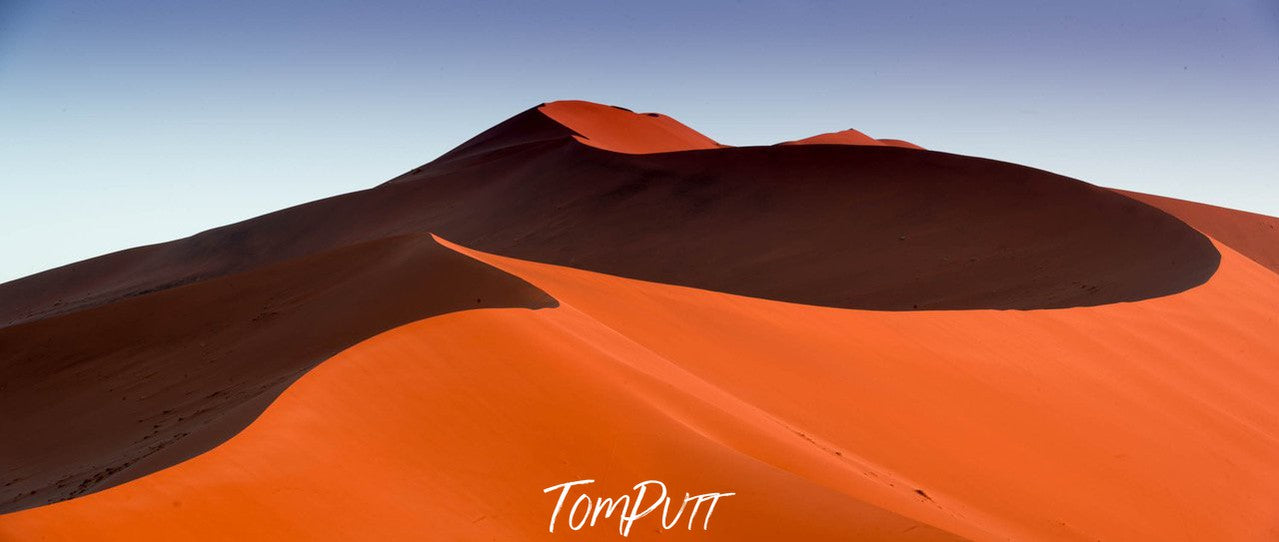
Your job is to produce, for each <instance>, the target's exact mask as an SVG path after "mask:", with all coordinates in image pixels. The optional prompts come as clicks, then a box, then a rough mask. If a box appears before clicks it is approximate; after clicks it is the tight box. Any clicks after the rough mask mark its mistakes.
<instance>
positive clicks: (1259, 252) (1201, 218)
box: [1116, 190, 1279, 273]
mask: <svg viewBox="0 0 1279 542" xmlns="http://www.w3.org/2000/svg"><path fill="white" fill-rule="evenodd" d="M1116 192H1119V193H1120V194H1123V195H1125V196H1128V197H1130V198H1133V199H1135V200H1137V201H1140V202H1142V203H1145V204H1147V205H1150V206H1152V207H1157V208H1159V209H1162V210H1164V211H1166V212H1167V213H1169V214H1171V215H1173V216H1175V217H1177V218H1179V219H1181V220H1183V221H1185V222H1186V223H1187V224H1190V225H1191V226H1193V227H1194V228H1195V229H1198V230H1199V231H1202V232H1204V233H1206V234H1208V235H1211V236H1212V237H1213V239H1216V240H1218V241H1220V242H1222V243H1224V244H1225V245H1226V246H1229V247H1230V248H1233V249H1235V250H1237V251H1239V253H1240V254H1243V255H1244V256H1247V257H1248V258H1249V259H1251V260H1252V261H1254V262H1257V263H1259V264H1261V265H1263V266H1265V267H1266V268H1267V269H1269V270H1271V271H1274V272H1276V273H1279V218H1275V217H1273V216H1266V215H1259V214H1256V213H1249V212H1246V211H1236V210H1234V209H1226V208H1224V207H1217V206H1214V205H1207V204H1203V203H1196V202H1193V201H1185V200H1179V199H1174V198H1166V197H1163V196H1154V195H1150V194H1141V193H1138V192H1129V191H1127V190H1116Z"/></svg>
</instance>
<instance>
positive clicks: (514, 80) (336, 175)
mask: <svg viewBox="0 0 1279 542" xmlns="http://www.w3.org/2000/svg"><path fill="white" fill-rule="evenodd" d="M556 99H584V100H591V101H597V102H602V103H609V104H616V105H621V106H625V107H628V108H631V109H634V110H636V111H657V112H661V113H665V114H668V115H670V116H673V117H675V118H677V119H679V120H680V121H682V122H684V123H685V124H688V125H689V126H691V127H692V128H694V129H696V130H698V131H700V132H702V133H705V134H707V135H708V136H710V137H712V138H714V139H716V140H718V141H720V142H722V143H726V144H730V145H762V144H771V143H775V142H779V141H785V140H790V139H797V138H800V137H805V136H809V135H814V134H817V133H822V132H830V131H836V130H842V129H846V128H856V129H858V130H860V131H863V132H866V133H868V134H870V135H871V136H873V137H879V138H889V137H891V138H900V139H906V140H909V141H913V142H915V143H918V144H920V145H923V146H925V147H928V148H931V149H936V150H941V151H946V152H953V153H958V154H967V155H973V156H981V157H986V158H993V159H997V160H1004V161H1009V162H1015V163H1020V164H1024V165H1028V166H1032V167H1037V168H1041V169H1046V170H1049V171H1053V172H1056V173H1060V174H1063V175H1067V176H1071V177H1074V178H1078V179H1081V180H1084V181H1088V182H1091V183H1094V184H1099V185H1103V186H1111V187H1117V188H1125V189H1131V190H1137V191H1141V192H1150V193H1156V194H1161V195H1166V196H1172V197H1177V198H1182V199H1189V200H1194V201H1200V202H1204V203H1210V204H1214V205H1221V206H1225V207H1231V208H1236V209H1242V210H1247V211H1253V212H1259V213H1263V214H1269V215H1272V216H1273V215H1279V182H1276V181H1279V173H1277V172H1279V128H1276V127H1277V126H1279V2H1274V1H1271V0H1219V1H1205V2H1175V1H1163V0H1161V1H1153V0H1152V1H1146V2H1110V1H1098V0H1089V1H1082V2H1070V3H1063V2H1046V1H1044V2H1035V1H1013V0H1000V1H988V2H944V1H938V2H925V1H903V2H893V3H886V2H873V3H872V2H864V3H859V2H852V3H848V2H834V1H807V2H753V1H736V2H720V1H717V2H705V3H697V4H696V5H695V6H694V5H689V3H686V2H669V1H654V2H646V3H644V4H642V5H640V4H635V5H631V6H622V5H606V4H605V3H601V2H550V3H547V4H544V5H538V6H537V7H532V4H528V3H519V2H465V3H438V2H436V3H432V2H407V1H395V2H346V1H317V2H307V3H291V2H281V3H260V2H250V1H246V0H229V1H225V2H217V3H198V5H196V4H195V3H193V4H192V5H190V6H188V5H178V4H174V3H170V2H160V1H153V0H136V1H129V2H111V1H105V2H88V1H83V2H75V1H66V0H49V1H39V2H37V1H18V0H0V254H4V258H3V259H0V282H3V281H7V280H12V279H15V278H19V277H22V276H25V275H29V274H32V273H36V272H39V271H41V270H44V269H48V268H52V267H56V266H59V265H64V264H68V263H72V262H75V261H78V260H82V259H86V258H90V257H93V256H97V255H101V254H104V253H108V252H112V251H116V250H121V249H125V248H129V247H132V246H137V245H141V244H149V243H156V242H162V241H167V240H171V239H175V238H180V237H185V236H188V235H191V234H194V233H197V232H199V231H203V230H205V229H209V228H212V227H217V226H221V225H224V224H227V223H231V222H235V221H239V220H244V219H247V218H251V217H253V216H257V215H260V214H264V213H267V212H271V211H275V210H278V209H281V208H284V207H288V206H291V205H296V204H301V203H305V202H308V201H312V200H315V199H319V198H323V197H327V196H332V195H337V194H341V193H345V192H350V191H354V190H360V189H364V188H368V187H372V186H374V185H376V184H378V183H381V182H382V181H385V180H386V179H389V178H391V177H393V176H395V175H398V174H399V173H402V172H404V171H407V170H409V169H412V168H413V167H416V166H418V165H420V164H422V163H425V162H427V161H430V160H431V159H433V158H435V157H436V156H438V155H440V154H442V153H443V152H445V151H447V150H448V149H450V148H452V147H454V146H456V145H457V144H460V143H461V142H462V141H464V140H466V139H467V138H469V137H471V136H473V135H475V134H477V133H479V132H480V131H482V130H484V129H486V128H488V127H489V126H492V125H493V124H496V123H498V122H500V121H502V120H503V119H505V118H508V117H510V116H512V115H514V114H516V113H519V112H520V111H522V110H524V109H527V108H529V107H531V106H533V105H536V104H537V103H539V102H543V101H550V100H556Z"/></svg>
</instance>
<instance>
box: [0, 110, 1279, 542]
mask: <svg viewBox="0 0 1279 542" xmlns="http://www.w3.org/2000/svg"><path fill="white" fill-rule="evenodd" d="M670 151H681V152H670ZM1128 196H1131V197H1132V198H1136V199H1135V200H1134V199H1130V197H1128ZM1143 202H1145V203H1143ZM1152 205H1153V206H1152ZM1161 209H1162V210H1161ZM1273 220H1274V219H1270V218H1269V217H1259V216H1257V215H1247V214H1243V213H1236V212H1234V211H1229V210H1223V209H1217V208H1208V207H1200V206H1197V205H1196V204H1189V203H1185V202H1175V201H1172V200H1164V199H1162V198H1155V197H1147V196H1142V195H1137V194H1128V195H1122V194H1120V193H1116V192H1113V191H1110V190H1106V189H1101V188H1097V187H1094V186H1091V185H1087V184H1085V183H1082V182H1079V181H1075V180H1072V179H1067V178H1064V177H1060V176H1056V175H1052V174H1049V173H1046V172H1042V171H1038V170H1033V169H1030V168H1023V167H1020V166H1014V165H1011V164H1004V163H1000V162H995V161H990V160H981V159H975V158H968V157H961V156H954V155H948V154H945V153H937V152H917V151H905V150H902V149H896V148H889V147H887V146H884V145H794V146H792V145H783V146H775V147H754V148H722V147H720V146H718V145H717V144H715V143H714V142H713V141H711V140H710V139H709V138H705V137H704V136H701V135H700V134H697V133H696V132H695V131H692V130H691V129H688V128H687V127H685V126H683V125H682V124H679V123H678V122H676V121H674V120H672V119H669V118H668V117H662V116H656V117H654V116H648V115H640V114H634V113H631V112H629V111H626V110H622V109H618V108H612V107H608V106H602V105H598V104H590V103H587V102H555V103H552V104H545V105H543V106H540V107H537V108H534V109H531V110H529V111H526V112H524V113H521V114H520V115H517V116H515V117H512V118H511V119H510V120H508V121H506V122H503V123H501V124H499V125H498V126H495V127H493V128H492V129H490V130H487V131H485V132H483V133H481V134H480V135H478V136H476V137H475V138H473V139H472V140H470V141H468V142H466V143H463V144H462V145H461V146H459V147H458V148H456V149H454V150H453V151H450V152H449V153H446V154H445V155H444V156H441V157H440V158H439V159H437V160H436V161H434V162H432V163H430V164H426V165H424V166H422V167H419V168H417V169H415V170H413V171H410V172H408V173H406V174H405V175H402V176H400V177H398V178H396V179H393V180H392V181H391V182H388V183H385V184H383V185H381V186H378V187H376V188H374V189H370V190H366V191H362V192H356V193H352V194H347V195H344V196H338V197H335V198H329V199H326V200H322V201H318V202H314V203H311V204H307V205H303V206H298V207H294V208H291V209H286V210H283V211H280V212H277V213H273V214H270V215H266V216H263V217H259V218H257V219H253V220H249V221H245V222H242V223H238V224H233V225H230V226H226V227H223V228H218V229H216V230H211V231H209V232H205V233H202V234H200V235H197V236H193V237H191V238H187V239H182V240H178V241H174V242H171V243H166V244H161V245H154V246H150V247H141V248H138V249H133V250H130V251H125V252H121V253H117V254H112V255H108V256H104V257H102V258H97V259H94V260H89V261H86V262H81V263H79V264H74V265H71V266H66V267H63V268H59V269H55V270H51V271H48V272H45V273H42V274H39V275H35V276H32V277H28V278H25V279H21V280H19V281H14V282H11V283H7V284H4V285H0V326H3V327H0V345H4V348H3V349H0V408H2V409H3V411H4V412H5V413H6V416H4V417H3V418H0V442H4V443H6V445H5V446H4V447H2V448H0V469H2V470H0V510H5V511H11V512H12V513H9V514H5V515H2V516H0V541H4V540H226V539H236V538H241V539H260V540H405V539H407V540H416V539H424V538H425V539H444V540H523V539H558V538H563V537H572V536H576V537H578V538H580V539H601V538H612V537H617V536H619V535H618V534H617V531H616V529H617V523H616V521H615V520H607V519H606V520H605V521H603V524H602V525H601V526H598V527H594V528H588V530H587V532H584V533H572V532H565V531H566V529H565V527H564V525H563V524H560V525H559V527H558V528H557V530H556V533H555V534H551V533H548V532H547V527H548V523H549V521H550V516H551V512H552V510H553V507H554V504H555V502H554V499H553V497H551V496H550V495H547V494H544V493H543V491H542V490H543V488H546V487H549V486H552V485H554V484H558V483H563V482H568V481H573V480H579V479H585V478H590V479H595V480H598V483H597V484H596V485H595V486H592V489H591V490H590V491H589V492H590V493H591V494H592V495H596V496H618V495H621V494H623V493H624V492H626V491H627V488H629V487H630V486H631V485H632V484H635V483H637V482H640V481H643V480H646V479H659V480H662V481H664V482H665V483H667V484H668V485H669V486H670V489H671V490H672V491H675V492H679V494H682V493H683V492H684V491H689V492H693V493H699V492H707V491H725V492H734V493H736V494H735V495H733V496H731V497H728V498H726V499H725V500H724V502H722V503H721V504H720V505H719V507H718V508H717V509H716V512H715V515H714V517H713V519H712V520H711V522H710V528H709V530H708V531H705V532H703V531H701V530H700V529H699V530H697V531H693V532H689V531H687V530H685V529H682V528H681V529H677V530H671V531H660V530H659V529H658V522H659V520H658V518H653V517H650V518H645V519H641V520H639V521H638V522H637V523H636V524H635V530H634V531H632V532H631V533H630V537H631V538H636V539H653V538H658V537H661V538H670V537H675V538H693V537H696V538H700V539H710V540H790V539H793V540H962V539H967V540H1010V539H1011V540H1135V541H1141V540H1152V541H1153V540H1158V541H1163V540H1270V539H1274V538H1275V537H1276V536H1279V514H1276V513H1275V512H1274V508H1273V506H1271V503H1272V502H1273V501H1274V500H1275V498H1276V497H1279V449H1277V448H1279V438H1277V437H1279V402H1277V401H1276V400H1275V399H1274V393H1273V390H1274V389H1275V388H1276V386H1277V385H1279V367H1276V366H1275V365H1274V363H1273V362H1274V360H1276V359H1279V344H1276V343H1274V341H1272V340H1269V338H1270V337H1272V336H1274V335H1275V332H1276V331H1279V329H1276V328H1277V327H1279V319H1277V318H1276V311H1275V307H1277V306H1279V274H1277V273H1275V272H1273V267H1271V268H1269V269H1268V268H1267V265H1270V263H1268V262H1273V260H1272V257H1273V256H1274V252H1273V251H1272V250H1271V249H1272V248H1273V246H1274V244H1273V243H1272V240H1273V239H1274V237H1273V233H1272V231H1273V228H1272V226H1273V222H1272V221H1273ZM1188 224H1189V225H1188ZM432 233H434V234H439V235H440V236H441V237H442V238H443V239H447V240H448V241H444V242H438V243H437V242H436V240H434V239H433V238H432V237H431V236H430V235H429V234H432ZM1205 234H1206V235H1205ZM454 243H457V244H454ZM1241 253H1242V254H1241ZM471 309H477V310H471ZM923 309H946V310H923ZM997 309H1020V310H997ZM343 348H346V349H345V350H344V351H342V352H341V353H340V354H337V355H336V356H334V357H331V358H329V359H328V360H327V361H326V362H324V363H322V364H320V365H318V366H316V364H317V363H319V362H320V361H322V360H324V359H325V358H327V357H329V356H330V355H332V354H333V353H334V352H336V351H338V350H341V349H343ZM312 367H314V368H313V369H311V368H312ZM308 369H310V371H309V372H307V371H308ZM303 373H305V375H304V376H302V375H303ZM299 377H300V378H299ZM295 380H296V382H295ZM290 383H292V385H291V386H290ZM286 387H287V389H285V388H286ZM277 394H280V395H279V396H278V398H276V395H277ZM272 400H274V402H273V403H272ZM268 403H270V406H269V407H268V406H267V404H268ZM264 408H265V410H263V409H264ZM86 413H92V415H91V416H87V415H86ZM259 414H260V417H257V418H256V419H254V418H255V417H256V416H258V415H259ZM250 422H252V423H250ZM246 424H247V427H246ZM237 432H238V434H236V433H237ZM232 435H234V436H232ZM219 443H220V444H219ZM215 446H216V447H215ZM210 448H212V449H211V450H210ZM206 450H208V451H207V452H205V451H206ZM202 452H205V453H202ZM166 467H167V468H166ZM161 469H162V470H161ZM116 484H120V485H116ZM112 486H114V487H112ZM95 491H96V492H95ZM67 497H76V498H74V499H72V500H67V501H62V502H57V503H54V504H47V505H44V506H40V505H42V504H45V503H48V502H50V501H54V500H58V499H64V498H67Z"/></svg>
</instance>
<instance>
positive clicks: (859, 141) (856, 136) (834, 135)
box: [780, 128, 923, 150]
mask: <svg viewBox="0 0 1279 542" xmlns="http://www.w3.org/2000/svg"><path fill="white" fill-rule="evenodd" d="M780 145H870V146H873V147H902V148H906V149H920V150H922V149H923V147H920V146H919V145H916V144H914V143H911V142H909V141H903V140H901V139H875V138H873V137H870V136H868V135H866V134H864V133H862V132H859V131H857V130H854V129H852V128H849V129H847V130H842V131H839V132H829V133H825V134H817V135H815V136H812V137H806V138H804V139H797V140H795V141H786V142H783V143H780Z"/></svg>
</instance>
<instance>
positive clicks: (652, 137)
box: [537, 100, 723, 154]
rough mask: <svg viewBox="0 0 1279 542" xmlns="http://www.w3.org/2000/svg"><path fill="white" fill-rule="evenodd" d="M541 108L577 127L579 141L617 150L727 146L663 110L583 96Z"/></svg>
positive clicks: (646, 151) (641, 152) (679, 149)
mask: <svg viewBox="0 0 1279 542" xmlns="http://www.w3.org/2000/svg"><path fill="white" fill-rule="evenodd" d="M537 110H538V111H540V112H542V113H543V114H545V115H546V116H548V117H550V118H551V119H553V120H555V121H556V122H558V123H560V124H562V125H564V126H565V127H567V128H569V129H571V130H573V132H574V133H575V134H576V138H577V140H578V141H581V142H582V143H586V144H587V145H591V146H593V147H598V148H601V149H605V150H610V151H614V152H622V153H627V154H647V153H658V152H672V151H689V150H698V149H715V148H719V147H722V146H723V145H720V144H719V143H716V142H715V140H713V139H711V138H709V137H706V136H705V135H702V134H701V133H698V131H697V130H694V129H692V128H689V127H688V126H685V125H684V124H682V123H680V122H679V121H677V120H675V119H673V118H670V117H668V116H665V115H662V114H659V113H636V112H634V111H631V110H630V109H627V108H624V107H620V106H606V105H601V104H597V103H594V102H586V101H580V100H565V101H558V102H550V103H547V104H543V105H541V106H540V107H538V108H537Z"/></svg>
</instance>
